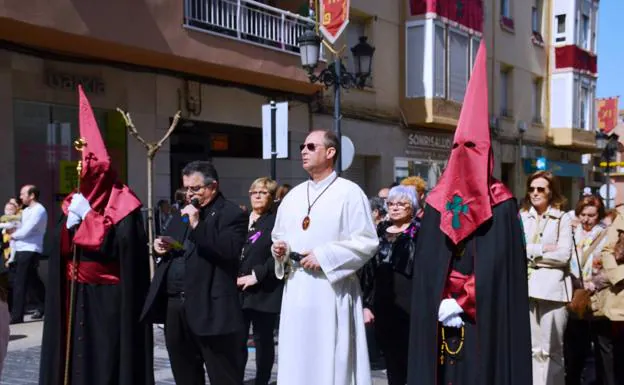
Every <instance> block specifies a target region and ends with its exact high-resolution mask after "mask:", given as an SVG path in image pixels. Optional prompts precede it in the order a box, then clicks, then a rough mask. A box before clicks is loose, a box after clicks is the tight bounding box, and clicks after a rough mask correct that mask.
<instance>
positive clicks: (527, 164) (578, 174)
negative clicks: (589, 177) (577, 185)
mask: <svg viewBox="0 0 624 385" xmlns="http://www.w3.org/2000/svg"><path fill="white" fill-rule="evenodd" d="M536 171H550V172H552V173H553V174H554V175H556V176H560V177H568V178H582V177H583V176H584V173H583V166H582V165H581V164H579V163H569V162H559V161H554V160H550V159H546V158H543V157H542V158H537V159H525V160H524V172H525V173H526V174H527V175H530V174H533V173H534V172H536Z"/></svg>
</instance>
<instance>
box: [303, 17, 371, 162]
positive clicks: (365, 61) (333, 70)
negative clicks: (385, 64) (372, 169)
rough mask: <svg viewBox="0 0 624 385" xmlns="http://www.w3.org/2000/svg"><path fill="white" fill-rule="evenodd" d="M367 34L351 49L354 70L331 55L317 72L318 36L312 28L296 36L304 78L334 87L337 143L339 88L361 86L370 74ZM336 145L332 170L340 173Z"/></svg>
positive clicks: (340, 140) (339, 140) (339, 155)
mask: <svg viewBox="0 0 624 385" xmlns="http://www.w3.org/2000/svg"><path fill="white" fill-rule="evenodd" d="M367 40H368V39H367V37H366V36H362V37H360V41H359V43H358V44H356V45H355V46H354V47H352V48H351V53H352V54H353V62H354V64H355V72H354V73H351V72H349V71H347V69H346V68H345V66H344V64H342V58H341V57H340V54H336V55H335V59H334V62H333V63H331V64H330V65H328V66H327V68H325V69H323V70H322V71H321V72H320V73H319V74H318V75H316V74H314V70H315V69H316V67H317V65H318V62H319V55H320V52H321V43H322V39H321V37H320V36H318V35H317V34H316V33H315V32H314V30H312V29H309V30H307V31H305V32H304V33H303V34H301V36H299V38H298V39H297V43H298V44H299V49H300V55H301V66H302V67H303V68H304V69H305V70H306V71H308V77H309V79H310V82H311V83H321V84H323V85H325V88H329V87H331V86H333V87H334V131H335V132H336V136H337V137H338V146H339V147H340V146H341V145H342V133H341V130H340V119H341V116H340V89H341V88H345V89H349V88H353V87H356V88H364V86H365V85H366V80H367V79H368V78H369V77H370V74H371V67H372V63H373V54H374V53H375V47H373V46H371V45H370V44H368V42H367ZM341 154H342V153H341V151H340V148H339V149H338V157H337V158H336V172H337V173H338V174H340V173H341V172H342V155H341Z"/></svg>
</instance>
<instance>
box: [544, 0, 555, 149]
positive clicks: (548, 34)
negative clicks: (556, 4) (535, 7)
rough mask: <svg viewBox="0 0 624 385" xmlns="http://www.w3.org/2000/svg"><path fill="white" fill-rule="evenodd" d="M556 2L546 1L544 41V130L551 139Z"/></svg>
mask: <svg viewBox="0 0 624 385" xmlns="http://www.w3.org/2000/svg"><path fill="white" fill-rule="evenodd" d="M553 1H554V0H547V1H546V15H547V16H548V22H547V23H546V38H545V39H544V41H545V43H546V92H545V94H546V100H545V101H544V102H545V103H546V108H545V109H544V122H543V123H544V129H545V130H546V136H547V137H550V136H551V130H552V128H551V127H550V92H551V91H550V88H551V85H550V81H551V80H550V78H551V68H550V66H551V64H550V62H551V58H552V55H553V51H552V50H553V46H552V35H551V34H552V23H553V19H552V3H553Z"/></svg>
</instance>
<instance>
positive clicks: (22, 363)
mask: <svg viewBox="0 0 624 385" xmlns="http://www.w3.org/2000/svg"><path fill="white" fill-rule="evenodd" d="M42 327H43V323H42V322H41V321H28V320H27V322H26V323H23V324H20V325H11V342H9V352H8V354H7V357H6V360H5V362H4V370H3V374H2V378H1V379H0V385H36V384H38V378H39V354H40V351H41V333H42ZM255 365H256V362H255V352H254V351H253V349H250V354H249V361H248V362H247V368H246V373H245V379H246V381H245V385H253V378H254V373H255ZM154 374H155V378H156V385H175V381H174V380H173V376H172V374H171V368H170V366H169V359H168V356H167V350H166V349H165V341H164V335H163V332H162V330H161V329H159V328H156V327H155V328H154ZM276 375H277V365H274V366H273V381H275V379H276ZM273 384H275V382H273ZM373 384H374V385H386V384H387V381H386V376H385V374H384V373H383V372H381V371H374V372H373Z"/></svg>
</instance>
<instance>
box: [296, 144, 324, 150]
mask: <svg viewBox="0 0 624 385" xmlns="http://www.w3.org/2000/svg"><path fill="white" fill-rule="evenodd" d="M317 147H323V145H322V144H316V143H303V144H300V145H299V150H300V151H303V149H304V148H307V149H308V151H311V152H314V151H316V148H317Z"/></svg>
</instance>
